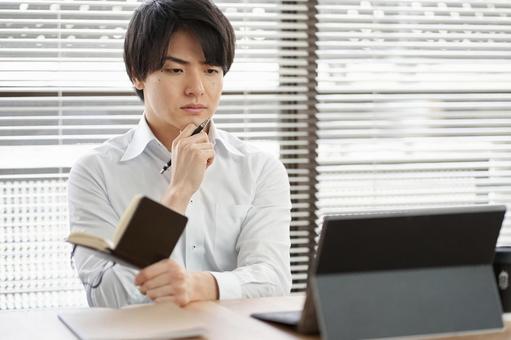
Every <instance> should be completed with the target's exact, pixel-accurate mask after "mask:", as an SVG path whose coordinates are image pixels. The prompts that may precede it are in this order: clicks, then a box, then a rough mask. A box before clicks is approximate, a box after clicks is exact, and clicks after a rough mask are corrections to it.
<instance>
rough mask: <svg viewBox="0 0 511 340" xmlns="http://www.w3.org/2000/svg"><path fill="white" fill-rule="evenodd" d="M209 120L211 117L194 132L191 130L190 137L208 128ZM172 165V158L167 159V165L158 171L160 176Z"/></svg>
mask: <svg viewBox="0 0 511 340" xmlns="http://www.w3.org/2000/svg"><path fill="white" fill-rule="evenodd" d="M210 120H211V117H210V118H208V119H206V120H205V121H203V122H202V123H200V124H199V126H197V127H196V128H195V130H193V132H192V134H191V135H190V136H193V135H196V134H198V133H199V132H201V131H202V130H203V129H204V128H205V127H206V126H208V124H209V121H210ZM171 165H172V158H171V159H169V161H168V162H167V164H165V165H164V166H163V168H162V169H161V171H160V174H163V173H164V172H165V171H166V170H167V169H168V168H170V166H171Z"/></svg>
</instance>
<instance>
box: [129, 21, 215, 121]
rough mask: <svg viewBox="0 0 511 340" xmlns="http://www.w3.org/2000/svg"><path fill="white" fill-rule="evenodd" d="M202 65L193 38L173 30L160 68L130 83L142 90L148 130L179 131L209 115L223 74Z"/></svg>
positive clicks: (201, 52) (197, 46)
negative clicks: (171, 128) (163, 62)
mask: <svg viewBox="0 0 511 340" xmlns="http://www.w3.org/2000/svg"><path fill="white" fill-rule="evenodd" d="M204 62H205V58H204V53H203V51H202V48H201V46H200V44H199V42H198V41H197V39H196V38H195V37H194V36H193V35H192V34H190V33H187V32H184V31H177V32H175V33H174V34H173V35H172V37H171V39H170V42H169V47H168V49H167V55H166V60H165V64H164V65H163V68H162V69H161V70H158V71H154V72H153V73H151V74H149V75H148V76H147V78H146V79H145V80H144V81H138V80H136V81H135V82H134V84H135V87H136V88H137V89H143V90H144V106H145V113H146V118H147V120H148V122H149V123H150V125H151V127H152V128H155V129H157V130H158V129H168V128H170V127H173V128H176V129H178V130H182V129H183V128H184V127H185V126H186V125H188V124H190V123H195V124H196V125H198V124H200V123H201V122H203V121H205V120H206V119H207V118H209V117H212V116H213V114H214V113H215V111H216V109H217V107H218V103H219V101H220V95H221V93H222V87H223V72H222V68H221V67H219V66H212V65H207V64H205V63H204Z"/></svg>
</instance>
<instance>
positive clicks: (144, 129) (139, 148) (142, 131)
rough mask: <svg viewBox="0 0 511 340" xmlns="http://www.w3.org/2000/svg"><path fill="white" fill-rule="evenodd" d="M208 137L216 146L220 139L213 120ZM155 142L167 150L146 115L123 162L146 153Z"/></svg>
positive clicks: (140, 122)
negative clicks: (150, 125)
mask: <svg viewBox="0 0 511 340" xmlns="http://www.w3.org/2000/svg"><path fill="white" fill-rule="evenodd" d="M208 137H209V141H210V142H211V143H212V144H213V146H214V145H215V143H216V140H217V138H218V137H217V132H216V128H215V124H214V123H213V120H211V121H210V123H209V133H208ZM153 140H154V141H156V142H157V143H158V144H160V145H161V146H162V147H163V148H165V146H164V145H163V144H162V143H161V142H160V141H159V140H158V138H156V136H155V135H154V133H153V131H151V128H150V127H149V125H148V124H147V121H146V119H145V115H144V116H142V118H141V119H140V121H139V122H138V125H137V127H136V128H135V132H134V134H133V138H131V141H130V142H129V144H128V147H127V148H126V151H124V154H123V155H122V157H121V162H124V161H129V160H130V159H133V158H135V157H137V156H138V155H140V154H141V153H142V152H144V150H145V148H146V147H147V144H149V143H150V142H151V141H153Z"/></svg>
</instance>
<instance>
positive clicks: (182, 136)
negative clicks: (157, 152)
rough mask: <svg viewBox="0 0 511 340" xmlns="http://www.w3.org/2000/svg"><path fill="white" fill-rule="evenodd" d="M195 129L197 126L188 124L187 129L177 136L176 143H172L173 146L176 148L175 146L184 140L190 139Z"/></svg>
mask: <svg viewBox="0 0 511 340" xmlns="http://www.w3.org/2000/svg"><path fill="white" fill-rule="evenodd" d="M195 128H196V126H195V124H188V125H187V126H185V128H184V129H183V130H181V131H180V132H179V135H177V137H176V138H174V141H173V142H172V145H173V146H174V145H175V144H177V143H178V142H179V141H181V140H182V139H185V138H187V137H190V136H191V134H192V132H193V130H195Z"/></svg>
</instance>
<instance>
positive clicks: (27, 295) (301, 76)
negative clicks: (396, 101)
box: [0, 0, 315, 309]
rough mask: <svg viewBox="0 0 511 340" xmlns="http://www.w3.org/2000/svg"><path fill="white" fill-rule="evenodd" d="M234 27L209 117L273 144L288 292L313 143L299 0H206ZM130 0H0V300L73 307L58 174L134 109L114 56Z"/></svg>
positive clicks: (299, 270)
mask: <svg viewBox="0 0 511 340" xmlns="http://www.w3.org/2000/svg"><path fill="white" fill-rule="evenodd" d="M215 3H216V4H217V5H218V6H219V7H220V9H221V10H222V11H223V12H224V13H225V14H226V15H227V17H228V18H229V19H230V20H231V22H232V24H233V26H234V28H235V31H236V36H237V49H236V58H235V63H234V64H233V66H232V69H231V71H230V72H229V73H228V74H227V76H226V79H225V86H224V94H223V97H222V100H221V104H220V107H219V110H218V112H217V113H216V116H215V122H216V124H217V126H218V128H221V129H225V130H227V131H229V132H231V133H233V134H234V135H236V136H238V137H240V138H241V139H244V140H248V141H251V142H253V143H256V144H258V145H259V146H260V147H262V148H264V149H266V150H268V151H269V152H272V153H273V154H275V155H276V156H278V157H280V159H281V160H282V161H283V163H284V164H285V166H286V168H287V169H288V173H289V179H290V183H291V194H292V203H293V209H292V217H293V218H292V223H291V238H292V271H293V282H294V284H293V291H296V290H300V289H303V288H304V286H305V277H306V275H305V272H306V270H307V261H308V256H309V247H308V244H309V241H308V240H309V232H308V229H309V225H310V220H311V218H313V216H312V215H311V214H310V208H311V205H310V201H311V200H312V198H311V197H313V192H312V191H311V187H312V185H311V178H313V176H312V173H311V171H310V169H309V164H310V160H311V159H314V154H315V150H311V149H310V148H309V145H308V144H307V139H308V137H309V135H310V131H311V127H310V119H309V118H310V117H309V113H308V112H309V110H308V109H309V107H310V96H311V94H310V91H309V87H308V84H309V82H310V81H309V73H308V72H307V70H306V67H307V65H308V58H309V57H310V50H309V49H308V47H309V44H308V41H309V39H310V34H309V30H308V29H309V27H310V25H309V24H308V22H307V18H308V15H307V9H308V7H307V3H306V1H274V0H258V1H215ZM138 5H139V2H137V1H129V0H124V1H2V2H0V74H1V76H0V190H1V192H2V196H1V200H0V207H1V211H2V215H1V217H0V228H1V229H2V232H1V233H0V237H1V238H0V246H1V247H2V249H3V251H2V254H1V255H0V309H22V308H41V307H65V306H81V305H84V304H85V299H84V295H83V290H82V287H81V284H80V282H79V281H78V279H77V278H76V275H75V273H74V271H73V270H72V268H71V266H70V263H69V253H70V247H69V245H67V244H66V243H65V242H64V241H63V239H64V238H65V236H66V235H67V233H68V228H69V226H68V219H67V207H66V190H65V188H66V180H67V175H68V173H69V170H70V167H71V165H72V164H73V162H74V161H75V160H76V158H77V157H79V156H80V155H81V154H83V152H85V151H86V150H89V149H91V148H92V147H94V146H95V145H97V144H99V143H101V142H103V141H104V140H106V139H107V138H110V137H112V136H115V135H118V134H121V133H123V132H125V131H127V130H128V129H129V128H131V127H134V126H135V125H136V124H137V122H138V120H139V118H140V117H141V113H142V111H143V106H142V104H141V103H140V101H139V100H138V98H137V97H136V96H135V94H134V92H133V90H132V88H131V84H130V83H129V81H128V78H127V76H126V75H125V71H124V64H123V62H122V44H123V38H124V32H125V29H126V27H127V23H128V21H129V18H130V17H131V14H132V12H133V10H134V9H135V8H136V7H137V6H138Z"/></svg>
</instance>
